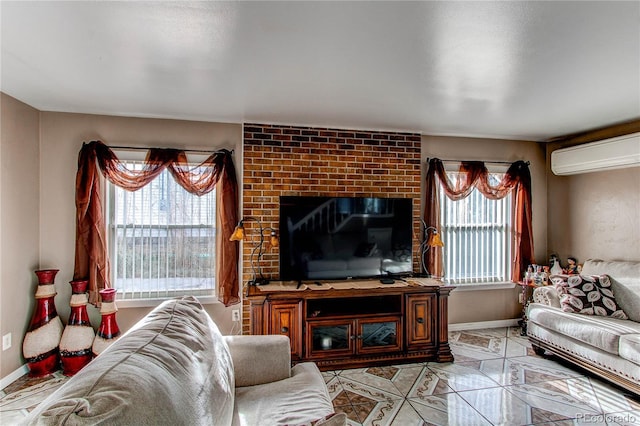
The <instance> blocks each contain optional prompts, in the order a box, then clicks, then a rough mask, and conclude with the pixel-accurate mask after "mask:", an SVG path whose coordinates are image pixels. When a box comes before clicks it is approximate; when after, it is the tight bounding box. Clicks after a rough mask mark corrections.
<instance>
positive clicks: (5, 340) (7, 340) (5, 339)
mask: <svg viewBox="0 0 640 426" xmlns="http://www.w3.org/2000/svg"><path fill="white" fill-rule="evenodd" d="M10 347H11V333H7V334H5V335H4V336H2V350H3V351H6V350H7V349H9V348H10Z"/></svg>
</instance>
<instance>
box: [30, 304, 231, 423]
mask: <svg viewBox="0 0 640 426" xmlns="http://www.w3.org/2000/svg"><path fill="white" fill-rule="evenodd" d="M233 404H234V375H233V365H232V361H231V357H230V355H229V351H228V348H227V345H226V343H225V342H224V339H223V338H222V335H221V334H220V332H219V331H218V329H217V327H216V326H215V324H214V323H213V321H212V320H211V318H210V317H209V315H208V314H207V313H206V312H205V310H204V309H203V307H202V305H200V303H199V302H198V301H197V300H196V299H194V298H193V297H185V298H182V299H174V300H169V301H166V302H164V303H163V304H162V305H160V306H158V307H157V308H155V309H154V310H153V311H152V312H151V313H149V314H148V315H147V316H145V318H144V319H142V320H141V321H139V322H138V323H137V324H136V325H135V326H134V327H133V328H132V329H131V330H129V331H128V332H127V333H126V334H125V335H124V336H122V337H121V338H120V339H119V340H118V341H116V342H115V343H113V344H112V345H111V346H110V347H109V348H107V349H106V350H105V351H104V352H102V354H100V356H98V357H97V358H96V359H94V360H93V361H92V362H91V363H89V365H87V366H86V367H85V368H84V369H82V370H81V371H80V372H79V373H78V374H76V375H75V376H74V377H72V378H71V379H70V380H69V381H68V382H67V383H65V384H64V385H63V386H61V387H60V388H59V389H58V390H57V391H56V392H54V393H53V394H52V395H50V396H49V397H48V398H47V399H46V400H45V401H43V402H42V403H41V404H40V405H39V406H38V407H37V408H36V409H35V410H34V411H33V412H32V413H31V414H30V416H29V417H28V420H27V423H28V424H45V425H46V424H51V425H54V424H55V425H83V424H92V425H93V424H114V425H115V424H120V425H158V424H174V425H178V424H188V425H200V424H202V425H228V424H230V423H231V421H232V416H233Z"/></svg>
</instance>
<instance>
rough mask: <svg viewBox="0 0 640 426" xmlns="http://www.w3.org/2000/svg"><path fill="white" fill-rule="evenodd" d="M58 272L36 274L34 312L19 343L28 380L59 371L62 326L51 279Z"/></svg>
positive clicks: (52, 270) (40, 271)
mask: <svg viewBox="0 0 640 426" xmlns="http://www.w3.org/2000/svg"><path fill="white" fill-rule="evenodd" d="M57 273H58V269H43V270H39V271H35V274H36V276H37V277H38V289H37V290H36V294H35V299H36V309H35V311H34V313H33V316H32V317H31V322H30V323H29V330H28V331H27V334H26V335H25V336H24V340H23V342H22V354H23V355H24V358H25V360H26V361H27V365H28V366H29V376H30V377H41V376H46V375H47V374H51V373H53V372H54V371H56V370H57V369H58V364H59V361H60V355H59V352H58V345H59V344H60V337H61V336H62V329H63V327H62V321H60V317H59V316H58V312H57V311H56V304H55V300H54V298H55V296H56V288H55V284H54V280H55V277H56V274H57Z"/></svg>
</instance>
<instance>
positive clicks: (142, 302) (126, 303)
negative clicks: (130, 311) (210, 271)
mask: <svg viewBox="0 0 640 426" xmlns="http://www.w3.org/2000/svg"><path fill="white" fill-rule="evenodd" d="M195 297H196V299H198V301H199V302H200V303H201V304H203V305H212V304H215V303H221V302H220V301H219V300H218V298H217V297H215V296H195ZM171 299H173V298H172V297H167V298H159V299H116V305H117V306H118V308H119V309H120V308H122V309H127V308H155V307H156V306H158V305H160V304H161V303H162V302H164V301H165V300H171Z"/></svg>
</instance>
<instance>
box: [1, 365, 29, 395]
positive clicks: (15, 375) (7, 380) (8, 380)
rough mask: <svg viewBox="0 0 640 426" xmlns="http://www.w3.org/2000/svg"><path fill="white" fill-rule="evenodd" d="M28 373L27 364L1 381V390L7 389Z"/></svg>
mask: <svg viewBox="0 0 640 426" xmlns="http://www.w3.org/2000/svg"><path fill="white" fill-rule="evenodd" d="M28 372H29V366H27V364H23V365H22V367H20V368H18V369H17V370H16V371H14V372H13V373H10V374H9V375H8V376H6V377H3V378H2V379H0V390H2V389H4V388H6V387H7V386H9V385H10V384H11V383H13V382H15V381H16V380H18V379H19V378H20V377H22V376H24V375H25V374H27V373H28Z"/></svg>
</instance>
